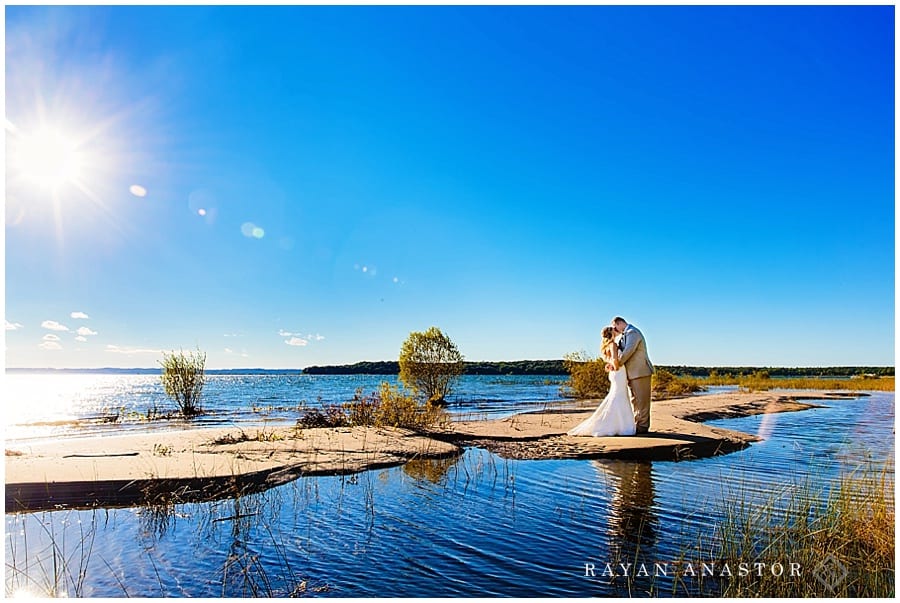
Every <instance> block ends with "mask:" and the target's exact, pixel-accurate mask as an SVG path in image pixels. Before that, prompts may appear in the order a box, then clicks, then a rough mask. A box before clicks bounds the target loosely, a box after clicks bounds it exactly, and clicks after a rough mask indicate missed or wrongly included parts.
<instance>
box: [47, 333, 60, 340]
mask: <svg viewBox="0 0 900 603" xmlns="http://www.w3.org/2000/svg"><path fill="white" fill-rule="evenodd" d="M44 341H59V335H54V334H53V333H47V334H46V335H44Z"/></svg>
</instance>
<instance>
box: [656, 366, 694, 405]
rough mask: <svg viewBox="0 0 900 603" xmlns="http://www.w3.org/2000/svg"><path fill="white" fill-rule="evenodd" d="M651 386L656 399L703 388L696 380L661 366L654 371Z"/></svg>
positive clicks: (685, 393) (681, 394) (672, 396)
mask: <svg viewBox="0 0 900 603" xmlns="http://www.w3.org/2000/svg"><path fill="white" fill-rule="evenodd" d="M650 387H651V392H652V394H653V399H654V400H664V399H666V398H674V397H677V396H686V395H688V394H692V393H694V392H698V391H701V390H702V389H703V387H702V386H700V385H698V384H697V383H696V382H695V381H694V380H688V379H682V378H681V377H678V376H676V375H675V374H674V373H671V372H669V371H667V370H665V369H661V368H657V369H656V371H655V372H654V373H653V382H652V385H651V386H650Z"/></svg>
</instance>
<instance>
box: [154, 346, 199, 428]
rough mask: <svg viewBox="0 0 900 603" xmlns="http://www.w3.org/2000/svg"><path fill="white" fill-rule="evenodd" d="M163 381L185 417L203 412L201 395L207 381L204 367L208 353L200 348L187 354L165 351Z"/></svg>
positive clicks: (161, 363)
mask: <svg viewBox="0 0 900 603" xmlns="http://www.w3.org/2000/svg"><path fill="white" fill-rule="evenodd" d="M160 365H162V383H163V387H164V388H165V390H166V395H167V396H169V397H170V398H172V400H174V401H175V404H176V405H177V406H178V410H179V411H180V412H181V414H182V415H183V416H185V417H193V416H196V415H199V414H201V413H202V412H203V409H202V408H201V407H200V395H201V394H202V393H203V385H204V383H205V382H206V379H205V377H204V369H205V367H206V353H201V352H200V350H197V351H196V352H190V353H188V354H185V353H184V352H183V351H180V352H178V353H175V352H172V353H166V352H163V359H162V361H161V362H160Z"/></svg>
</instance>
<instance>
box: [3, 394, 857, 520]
mask: <svg viewBox="0 0 900 603" xmlns="http://www.w3.org/2000/svg"><path fill="white" fill-rule="evenodd" d="M862 395H865V394H862ZM848 396H851V397H855V394H849V395H848V394H846V393H833V392H792V393H790V394H786V393H784V392H781V393H769V392H763V393H725V394H713V395H702V396H691V397H687V398H679V399H672V400H664V401H657V402H654V403H653V405H652V411H651V432H650V433H649V434H647V435H643V436H631V437H605V438H591V437H573V436H568V435H566V431H567V430H568V429H570V428H571V427H573V426H575V425H576V424H577V423H579V422H580V421H582V420H583V419H584V418H586V417H587V416H588V415H589V414H590V413H591V412H593V410H594V408H595V407H596V405H597V403H598V401H596V400H586V401H581V402H578V403H574V402H573V403H569V404H565V405H558V406H556V407H553V408H548V409H547V410H545V411H541V412H531V413H522V414H517V415H514V416H512V417H509V418H506V419H501V420H482V421H458V422H454V423H451V424H450V426H449V427H448V428H447V429H446V430H443V431H440V432H436V433H430V434H427V435H422V434H415V433H413V432H411V431H407V430H401V429H388V428H374V427H352V428H350V427H347V428H330V429H325V428H320V429H305V430H299V431H298V430H295V429H294V428H292V427H284V428H278V429H272V428H268V429H266V430H265V431H263V430H261V429H260V430H257V429H256V428H249V429H245V430H243V431H241V430H239V429H237V428H234V427H231V428H215V429H184V430H173V431H166V432H162V433H154V434H133V435H121V436H106V437H90V438H80V439H74V438H73V439H65V440H60V441H56V442H45V443H25V442H22V443H16V442H7V444H6V511H7V512H12V511H18V510H37V509H48V508H50V509H52V508H60V507H85V506H95V505H97V506H125V505H132V504H139V503H172V502H189V501H202V500H214V499H217V498H223V497H229V496H235V495H239V494H246V493H249V492H254V491H261V490H265V489H268V488H271V487H274V486H277V485H280V484H284V483H286V482H289V481H291V480H293V479H296V478H298V477H301V476H305V475H337V474H350V473H356V472H360V471H365V470H368V469H375V468H381V467H389V466H396V465H400V464H403V463H406V462H407V461H409V460H413V459H431V458H445V457H450V456H455V455H458V454H460V453H461V451H462V448H463V447H465V446H479V447H484V448H488V449H489V450H491V451H493V452H495V453H497V454H498V455H500V456H502V457H506V458H517V459H547V458H586V459H587V458H603V457H612V458H629V459H652V460H660V459H664V460H686V459H691V458H702V457H707V456H713V455H716V454H723V453H727V452H731V451H734V450H740V449H742V448H745V447H747V446H749V445H751V444H752V442H754V441H758V440H759V439H760V436H759V435H757V434H748V433H741V432H737V431H732V430H727V429H722V428H716V427H710V426H707V425H705V424H704V423H703V421H706V420H710V419H714V418H725V417H741V416H748V415H755V414H763V413H780V412H790V411H799V410H805V409H808V408H812V407H815V406H816V404H815V401H816V400H825V399H840V398H846V397H848Z"/></svg>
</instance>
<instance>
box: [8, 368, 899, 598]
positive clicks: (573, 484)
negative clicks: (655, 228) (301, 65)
mask: <svg viewBox="0 0 900 603" xmlns="http://www.w3.org/2000/svg"><path fill="white" fill-rule="evenodd" d="M92 377H93V376H92ZM229 379H232V378H229ZM248 379H250V380H249V381H247V382H242V381H240V380H238V381H236V382H237V383H240V384H241V385H240V386H239V387H238V388H237V389H235V390H234V391H231V392H230V393H229V394H228V395H227V396H224V397H223V401H216V402H214V403H213V406H214V407H216V408H223V409H224V408H228V407H229V404H231V405H244V404H247V403H248V401H249V396H255V398H254V399H258V400H259V401H264V400H265V401H270V402H271V404H269V405H270V406H281V405H282V404H281V402H282V401H283V399H282V397H278V396H281V394H277V395H274V396H273V394H271V393H270V392H271V391H273V390H275V391H280V390H278V388H277V387H275V386H274V385H273V386H272V387H271V388H270V389H268V390H267V389H266V386H265V384H266V383H271V382H268V381H267V379H268V378H258V377H253V378H248ZM315 379H317V380H318V379H323V377H319V376H317V377H316V378H315ZM327 379H334V380H335V381H334V382H331V383H330V385H329V387H330V388H331V389H332V390H333V391H334V392H335V393H334V398H333V399H334V400H335V401H339V399H340V398H341V396H343V395H344V393H339V392H347V391H349V392H350V394H352V392H353V390H354V389H355V387H356V386H357V385H358V384H362V385H363V386H364V387H369V386H370V385H372V384H377V382H378V381H380V379H381V378H370V379H371V380H370V381H366V380H365V379H363V378H349V379H348V378H346V377H329V378H327ZM478 379H487V378H478ZM528 379H531V380H532V381H531V382H530V383H526V381H527V379H520V378H509V379H508V381H509V384H508V385H503V383H499V382H494V383H493V384H492V385H484V386H481V385H480V384H479V383H478V382H477V379H476V380H471V383H470V385H472V386H473V387H474V388H475V389H470V390H468V391H470V392H474V391H476V390H477V391H478V392H479V393H478V394H477V395H472V394H471V393H470V394H469V395H470V396H471V397H472V400H470V401H467V400H466V399H465V398H464V397H462V398H460V399H458V400H457V404H458V405H459V406H460V408H463V407H466V405H467V404H469V403H470V402H471V403H473V404H474V405H475V406H476V407H477V408H479V412H487V413H503V412H510V410H511V408H515V407H517V404H516V401H517V397H518V396H522V399H523V400H524V401H526V406H529V405H536V406H540V405H543V404H546V403H547V401H549V400H553V399H556V397H557V393H558V392H557V388H558V386H555V385H548V384H545V383H544V380H543V379H535V378H528ZM254 380H255V381H257V383H256V384H255V385H254ZM341 380H345V381H346V382H345V383H343V384H340V383H338V382H339V381H341ZM126 381H128V380H127V379H126ZM226 382H227V380H222V385H221V389H219V390H216V389H214V388H210V392H212V391H222V392H227V391H229V390H228V388H227V387H226V386H225V385H224V384H225V383H226ZM301 382H302V380H298V384H297V385H296V387H297V388H298V391H299V387H300V385H299V383H301ZM323 382H324V381H323ZM104 387H112V386H108V385H107V386H104ZM117 387H118V386H117ZM129 387H134V388H135V389H134V390H133V391H138V390H140V391H142V392H143V394H142V395H145V396H149V395H150V393H149V392H150V391H152V388H153V385H152V383H151V381H150V380H148V381H146V382H144V385H141V386H137V385H134V384H132V385H130V386H129ZM141 387H143V388H146V389H145V390H141V389H140V388H141ZM257 388H258V389H257ZM504 388H508V389H504ZM101 389H102V388H101ZM104 391H108V390H104ZM460 391H461V392H462V391H466V390H465V389H464V388H460ZM254 392H255V393H254ZM870 393H871V395H870V396H867V397H862V398H859V399H853V400H837V401H836V400H829V401H824V402H821V404H822V405H823V408H816V409H812V410H807V411H802V412H794V413H782V414H777V415H758V416H754V417H747V418H742V419H727V420H720V421H714V422H712V423H714V424H716V425H721V426H724V427H729V428H731V429H738V430H741V431H745V432H751V433H756V434H760V435H761V436H763V437H764V438H765V439H764V441H762V442H760V443H757V444H754V445H752V446H751V447H750V448H747V449H746V450H743V451H740V452H736V453H732V454H728V455H724V456H720V457H714V458H709V459H701V460H696V461H682V462H660V461H655V462H626V461H588V460H564V461H559V460H543V461H513V460H506V459H503V458H500V457H498V456H496V455H494V454H491V453H489V452H487V451H484V450H481V449H468V450H467V451H466V452H465V453H464V454H463V455H462V456H461V457H459V458H457V459H449V460H444V461H435V462H416V463H410V464H408V465H406V466H403V467H395V468H391V469H384V470H377V471H369V472H364V473H361V474H357V475H353V476H343V477H315V478H301V479H298V480H295V481H294V482H291V483H289V484H286V485H284V486H281V487H278V488H275V489H272V490H269V491H266V492H263V493H260V494H255V495H252V496H247V497H243V498H241V499H237V500H227V501H218V502H211V503H198V504H185V505H176V506H174V507H169V508H165V507H157V508H127V509H108V510H90V511H74V510H60V511H54V512H40V513H32V514H8V515H7V516H6V534H7V537H6V561H7V569H6V591H7V593H8V594H15V593H18V592H20V591H21V592H24V593H42V592H45V589H46V588H47V585H48V584H53V583H54V582H56V583H57V584H58V590H59V591H62V592H65V593H66V594H68V595H76V594H80V595H84V596H103V597H106V596H123V595H125V594H128V595H131V596H135V595H141V596H192V597H196V596H203V597H220V596H229V597H239V596H251V595H264V596H283V595H288V594H292V593H293V594H305V595H315V596H335V597H385V596H391V597H413V596H446V597H461V596H462V597H480V596H517V597H539V596H546V597H558V596H566V597H582V596H610V595H627V594H629V591H628V590H627V588H628V587H627V585H626V584H625V583H624V581H623V580H621V579H617V580H610V578H608V577H602V576H601V575H600V568H602V566H603V565H604V564H605V563H613V562H616V561H617V560H633V559H637V560H639V561H642V562H647V563H665V562H668V561H672V562H674V561H676V560H677V559H678V558H679V554H680V551H682V550H683V548H684V547H686V546H690V544H691V543H693V542H696V539H697V538H698V537H700V538H705V537H707V536H708V535H709V533H710V530H711V526H712V525H713V524H714V523H715V522H716V521H717V520H718V519H719V518H720V516H721V506H720V504H721V501H723V500H726V499H730V498H733V497H735V496H740V497H742V498H744V499H746V500H748V501H749V502H750V503H751V504H763V503H765V502H766V501H767V500H769V499H770V498H771V497H772V496H777V494H778V493H779V492H781V491H783V490H784V489H785V488H790V487H792V486H794V485H797V484H800V483H803V482H804V481H805V480H811V481H812V482H813V483H814V484H816V485H817V487H823V488H824V487H825V486H827V484H828V483H830V482H831V481H832V480H834V479H835V478H836V477H837V476H838V475H840V474H841V473H842V472H847V471H850V470H853V469H855V468H857V467H859V466H860V465H863V464H865V463H866V462H868V461H873V462H875V463H876V464H878V463H881V462H883V461H885V460H886V459H893V455H894V434H893V425H894V394H893V392H870ZM316 395H319V394H316ZM272 397H274V398H275V399H274V400H271V399H270V398H272ZM8 399H9V398H7V400H8ZM284 399H286V398H284ZM297 399H299V397H295V396H291V398H290V402H292V403H293V402H294V401H295V400H297ZM323 399H325V396H323ZM148 400H149V398H142V399H141V400H140V401H138V402H134V401H132V402H130V403H131V404H132V405H133V406H134V407H139V405H140V404H143V403H146V402H147V401H148ZM224 400H228V401H230V402H226V401H224ZM116 401H117V402H119V403H121V401H122V400H121V399H120V398H116ZM95 403H96V404H99V402H95ZM479 405H480V406H479ZM284 406H286V407H287V406H289V405H288V404H285V405H284ZM278 412H282V411H278ZM283 412H285V413H287V411H283ZM76 414H77V413H76ZM239 414H240V413H239ZM241 416H243V415H241ZM286 418H287V417H286ZM248 420H249V419H248ZM63 560H65V562H63ZM586 564H593V565H594V566H595V567H596V568H597V575H596V576H594V577H590V576H587V577H586V576H585V573H586V572H585V567H586ZM13 568H15V569H13ZM26 573H27V577H26V575H25V574H26ZM54 576H55V578H54ZM632 588H633V590H632V591H631V592H630V594H633V595H642V594H645V593H646V592H648V591H650V590H653V592H655V593H657V594H662V595H666V594H667V593H670V592H671V580H667V579H666V578H664V577H663V578H658V577H657V578H653V577H650V578H638V579H637V581H636V583H635V584H634V585H633V587H632Z"/></svg>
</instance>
